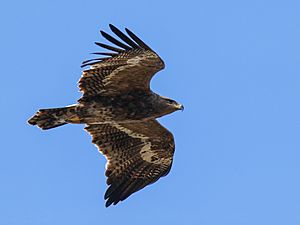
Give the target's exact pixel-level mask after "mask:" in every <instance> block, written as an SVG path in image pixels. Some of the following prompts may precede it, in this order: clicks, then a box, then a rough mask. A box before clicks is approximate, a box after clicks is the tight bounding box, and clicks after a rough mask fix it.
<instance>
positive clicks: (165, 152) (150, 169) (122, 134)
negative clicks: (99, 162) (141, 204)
mask: <svg viewBox="0 0 300 225" xmlns="http://www.w3.org/2000/svg"><path fill="white" fill-rule="evenodd" d="M153 123H157V122H156V121H155V122H153ZM126 125H127V127H126ZM130 126H131V124H130V125H129V124H92V125H89V126H87V127H86V128H85V129H86V130H87V131H88V132H89V133H90V134H91V135H92V137H93V140H92V142H93V143H94V144H96V145H97V147H98V148H99V150H100V152H101V153H103V154H104V155H105V157H106V158H107V166H106V176H107V177H108V178H107V184H108V185H111V186H110V187H109V189H108V190H107V193H106V195H105V196H106V199H107V206H108V205H110V204H112V203H113V204H117V203H118V202H119V201H122V200H124V199H125V198H127V197H128V196H129V195H131V194H132V193H134V192H136V191H137V190H139V189H140V188H142V187H144V186H146V185H148V184H150V183H153V182H154V181H156V180H157V179H159V177H161V176H164V175H166V174H167V173H168V172H169V169H170V167H171V164H172V157H173V154H174V144H173V145H169V148H168V149H162V148H161V147H162V146H163V147H165V146H164V144H168V143H165V142H169V141H170V140H169V139H168V138H167V139H165V137H167V136H168V137H170V135H169V134H168V131H167V130H164V128H163V127H161V128H160V129H161V130H164V133H166V134H165V135H163V136H157V134H154V133H153V134H151V135H150V136H146V135H147V132H148V131H147V130H149V129H150V127H149V125H148V123H144V122H142V123H139V124H138V126H139V128H141V129H143V128H145V129H144V131H146V133H142V132H139V131H137V130H136V129H134V130H131V129H130V128H129V127H130ZM154 132H155V131H154ZM152 136H155V137H156V140H155V139H153V138H152ZM152 142H153V143H152ZM173 143H174V142H173ZM146 152H150V153H151V155H149V156H150V157H149V158H143V154H145V153H146ZM145 159H146V160H145ZM158 161H159V163H158Z"/></svg>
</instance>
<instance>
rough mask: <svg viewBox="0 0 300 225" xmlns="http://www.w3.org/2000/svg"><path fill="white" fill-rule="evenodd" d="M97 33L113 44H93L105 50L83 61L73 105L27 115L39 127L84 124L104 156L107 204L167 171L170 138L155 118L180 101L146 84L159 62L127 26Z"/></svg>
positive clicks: (177, 107)
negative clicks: (79, 95)
mask: <svg viewBox="0 0 300 225" xmlns="http://www.w3.org/2000/svg"><path fill="white" fill-rule="evenodd" d="M109 27H110V29H111V31H112V32H113V33H114V34H115V35H116V36H117V37H118V38H119V40H117V39H116V38H114V37H113V36H111V35H109V34H108V33H106V32H104V31H100V32H101V34H102V36H103V37H104V38H105V39H107V40H108V41H109V42H111V43H112V44H114V45H115V46H111V45H107V44H103V43H98V42H96V43H95V44H96V45H98V46H100V47H102V48H104V49H107V50H109V52H98V53H94V54H96V55H102V57H101V58H95V59H91V60H87V61H84V62H83V64H82V67H87V66H88V67H89V68H88V69H86V70H84V71H83V72H82V76H81V78H80V80H79V89H80V91H81V92H82V93H83V95H82V97H81V98H80V99H79V100H78V103H77V104H75V105H71V106H67V107H62V108H51V109H40V110H39V111H38V112H37V113H36V114H35V115H34V116H33V117H32V118H30V119H29V120H28V123H29V124H31V125H37V126H38V127H40V128H41V129H43V130H47V129H51V128H54V127H58V126H61V125H64V124H68V123H70V124H86V127H85V130H86V131H87V132H89V133H90V134H91V135H92V142H93V143H94V144H95V145H96V146H97V147H98V149H99V151H100V152H101V153H102V154H103V155H104V156H105V158H106V159H107V164H106V171H105V175H106V176H107V182H106V183H107V185H109V187H108V189H107V190H106V192H105V195H104V198H105V200H106V207H108V206H110V205H111V204H114V205H115V204H117V203H118V202H120V201H123V200H125V199H126V198H128V197H129V196H130V195H131V194H133V193H134V192H137V191H139V190H141V189H142V188H144V187H145V186H147V185H149V184H152V183H154V182H156V181H157V180H158V179H159V178H160V177H163V176H166V175H167V174H168V173H169V171H170V169H171V166H172V161H173V155H174V150H175V143H174V137H173V135H172V133H171V132H170V131H168V130H167V129H166V128H165V127H163V126H162V125H161V124H160V123H159V122H158V121H157V120H156V119H157V118H158V117H161V116H164V115H166V114H170V113H172V112H174V111H177V110H183V105H181V104H179V103H177V102H176V101H174V100H172V99H169V98H166V97H162V96H160V95H158V94H156V93H154V92H152V91H151V89H150V81H151V78H152V77H153V76H154V74H156V73H157V72H158V71H160V70H162V69H164V62H163V60H162V59H161V58H160V57H159V56H158V54H157V53H155V52H154V51H153V50H152V49H151V48H150V47H149V46H148V45H146V44H145V43H144V42H143V41H142V40H141V39H140V38H138V37H137V36H136V35H135V34H134V33H133V32H131V31H130V30H129V29H127V28H126V29H125V31H126V34H125V33H123V32H122V31H120V30H119V29H118V28H116V27H115V26H113V25H111V24H110V25H109Z"/></svg>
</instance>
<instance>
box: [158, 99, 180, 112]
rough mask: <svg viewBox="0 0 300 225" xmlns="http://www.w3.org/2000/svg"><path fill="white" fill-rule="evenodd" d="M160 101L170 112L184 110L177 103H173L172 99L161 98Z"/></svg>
mask: <svg viewBox="0 0 300 225" xmlns="http://www.w3.org/2000/svg"><path fill="white" fill-rule="evenodd" d="M162 100H163V102H164V104H165V105H166V106H167V108H169V109H171V110H172V112H174V111H177V110H182V111H183V110H184V106H183V105H182V104H179V103H178V102H176V101H174V100H173V99H169V98H166V97H162Z"/></svg>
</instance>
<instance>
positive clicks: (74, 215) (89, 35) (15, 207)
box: [0, 0, 300, 225]
mask: <svg viewBox="0 0 300 225" xmlns="http://www.w3.org/2000/svg"><path fill="white" fill-rule="evenodd" d="M299 11H300V3H299V1H288V0H287V1H276V0H272V1H271V0H251V1H233V0H229V1H222V0H212V1H188V0H186V1H100V0H98V1H32V0H28V1H4V2H2V3H1V9H0V25H1V37H0V38H1V43H0V45H1V53H0V54H1V56H0V57H1V59H0V62H1V95H0V101H1V110H0V115H1V131H0V132H1V158H0V178H1V185H0V199H1V201H0V202H1V203H0V212H1V217H0V224H1V225H2V224H3V225H22V224H26V225H27V224H28V225H39V224H43V225H48V224H49V225H53V224H62V225H66V224H72V225H86V224H89V225H90V224H106V225H114V224H139V225H140V224H142V225H147V224H158V225H160V224H172V225H177V224H178V225H182V224H193V225H195V224H203V225H226V224H228V225H277V224H278V225H296V224H300V213H299V212H300V191H299V190H300V180H299V175H300V173H299V172H300V164H299V160H300V138H299V135H300V119H299V115H300V106H299V97H300V89H299V87H300V64H299V62H300V41H299V40H300V14H299ZM109 23H113V24H115V25H116V26H118V27H119V28H121V29H123V28H124V27H128V28H130V29H131V30H132V31H134V32H135V33H136V34H137V35H138V36H140V37H141V38H142V39H143V40H144V41H145V42H146V43H148V44H149V45H150V46H151V47H152V48H153V49H154V50H156V51H157V52H158V53H159V54H160V56H161V57H162V58H163V59H164V61H165V63H166V69H165V70H164V71H162V72H160V73H159V74H158V75H157V76H156V77H155V78H154V79H153V80H152V89H153V90H154V91H156V92H158V93H160V94H161V95H163V96H168V97H171V98H173V99H175V100H177V101H178V102H180V103H183V104H184V106H185V111H184V112H183V113H182V112H176V113H174V114H172V115H169V116H166V117H164V118H162V119H160V121H161V122H162V123H163V124H164V125H165V126H166V127H168V129H170V130H171V131H172V132H173V133H174V135H175V138H176V152H175V153H176V154H175V160H174V164H173V168H172V170H171V173H170V174H169V175H168V176H167V177H165V178H163V179H161V180H159V181H158V182H157V183H155V184H154V185H151V186H149V187H147V188H145V189H143V190H142V191H140V192H138V193H136V194H134V195H133V196H131V197H130V198H128V199H127V200H126V201H124V202H122V203H121V204H118V205H117V206H113V207H110V208H105V207H104V200H103V194H104V192H105V189H106V184H105V176H104V165H105V159H104V157H102V156H101V155H100V154H99V153H98V152H97V149H96V148H95V147H94V145H92V144H91V137H90V136H89V135H88V134H87V133H86V132H84V131H83V125H68V126H63V127H60V128H57V129H53V130H49V131H41V130H39V129H37V128H36V127H31V126H29V125H28V124H27V123H26V120H27V119H28V118H29V117H30V116H32V114H33V113H34V112H35V111H36V110H37V109H39V108H48V107H57V106H65V105H69V104H72V103H75V102H76V100H77V99H78V98H79V97H80V95H81V94H80V92H79V91H78V88H77V85H76V83H77V81H78V79H79V78H80V75H81V68H80V64H81V62H82V61H83V60H86V59H90V58H91V57H92V56H91V55H89V53H90V52H95V51H97V50H99V48H98V47H97V46H95V45H94V44H93V42H94V41H103V38H101V37H100V35H99V30H100V29H104V30H106V31H108V24H109Z"/></svg>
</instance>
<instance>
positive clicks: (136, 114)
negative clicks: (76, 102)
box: [77, 102, 159, 123]
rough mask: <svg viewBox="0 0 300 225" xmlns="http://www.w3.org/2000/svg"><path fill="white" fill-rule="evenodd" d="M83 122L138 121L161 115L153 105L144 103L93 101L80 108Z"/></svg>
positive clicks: (79, 111)
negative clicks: (103, 102) (122, 103)
mask: <svg viewBox="0 0 300 225" xmlns="http://www.w3.org/2000/svg"><path fill="white" fill-rule="evenodd" d="M77 114H78V116H79V117H80V118H81V121H82V123H108V122H118V123H122V122H123V123H124V122H126V123H127V122H136V121H143V120H148V119H153V118H156V117H159V116H158V115H156V113H154V109H153V108H152V107H149V106H146V105H144V104H134V103H132V102H131V103H128V104H127V105H118V104H105V105H104V104H101V103H97V102H94V103H91V104H89V105H84V106H83V107H80V108H78V111H77Z"/></svg>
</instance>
